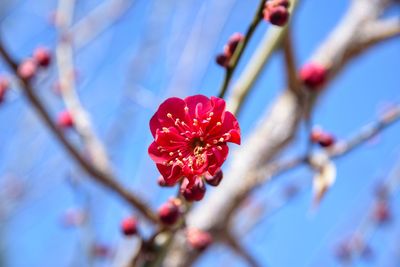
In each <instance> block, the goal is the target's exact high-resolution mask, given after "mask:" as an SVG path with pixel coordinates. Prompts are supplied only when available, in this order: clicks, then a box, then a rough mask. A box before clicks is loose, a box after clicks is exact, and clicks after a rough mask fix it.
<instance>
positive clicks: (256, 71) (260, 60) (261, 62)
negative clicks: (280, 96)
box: [228, 0, 298, 114]
mask: <svg viewBox="0 0 400 267" xmlns="http://www.w3.org/2000/svg"><path fill="white" fill-rule="evenodd" d="M297 5H298V0H293V1H292V2H291V5H290V14H291V17H293V13H294V11H295V9H296V6H297ZM289 22H290V21H289ZM289 22H288V23H287V25H285V26H284V27H271V28H270V29H269V30H268V31H267V32H266V33H265V34H264V37H263V39H262V40H261V41H260V44H259V45H258V47H257V49H256V50H255V51H254V53H253V55H252V56H251V58H250V60H249V62H248V63H247V64H246V66H245V68H244V70H243V71H242V73H241V75H240V76H239V78H238V80H237V81H236V83H235V85H234V86H233V90H232V94H231V96H230V97H229V99H228V109H229V110H230V111H231V112H232V113H234V114H239V112H240V109H241V107H242V105H243V103H244V102H245V100H246V98H247V96H248V94H249V93H250V90H251V88H253V85H254V83H255V82H256V80H257V78H258V77H259V75H260V74H261V72H262V70H263V68H264V67H265V66H266V64H267V62H268V61H269V59H270V58H271V56H272V55H273V53H274V52H275V51H276V49H277V48H278V47H279V45H280V43H281V41H282V39H283V37H284V36H285V34H286V32H287V29H288V27H289Z"/></svg>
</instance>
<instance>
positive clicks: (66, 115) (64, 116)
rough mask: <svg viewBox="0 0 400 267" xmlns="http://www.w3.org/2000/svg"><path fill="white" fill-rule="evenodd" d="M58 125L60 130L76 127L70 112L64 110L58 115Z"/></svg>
mask: <svg viewBox="0 0 400 267" xmlns="http://www.w3.org/2000/svg"><path fill="white" fill-rule="evenodd" d="M57 124H58V126H59V127H60V128H62V129H65V128H70V127H72V126H74V119H73V117H72V115H71V113H70V112H69V111H68V110H64V111H62V112H60V114H58V118H57Z"/></svg>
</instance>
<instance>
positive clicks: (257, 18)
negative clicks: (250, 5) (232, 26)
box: [218, 0, 265, 98]
mask: <svg viewBox="0 0 400 267" xmlns="http://www.w3.org/2000/svg"><path fill="white" fill-rule="evenodd" d="M264 5H265V0H261V1H260V3H259V4H258V8H257V10H256V13H255V15H254V17H253V20H252V22H251V23H250V26H249V28H248V29H247V32H246V34H245V36H244V40H243V41H242V42H240V43H239V44H238V46H237V48H236V49H235V52H234V53H233V56H232V58H231V59H230V60H229V64H228V66H227V68H226V71H225V76H224V81H223V83H222V86H221V89H220V92H219V94H218V97H220V98H224V96H225V93H226V90H227V89H228V86H229V82H230V81H231V79H232V75H233V73H234V72H235V69H236V67H237V66H238V64H239V60H240V58H241V57H242V54H243V51H244V50H245V49H246V47H247V44H248V42H249V41H250V39H251V37H252V36H253V33H254V32H255V30H256V28H257V26H258V24H259V23H260V22H261V21H262V12H263V10H264Z"/></svg>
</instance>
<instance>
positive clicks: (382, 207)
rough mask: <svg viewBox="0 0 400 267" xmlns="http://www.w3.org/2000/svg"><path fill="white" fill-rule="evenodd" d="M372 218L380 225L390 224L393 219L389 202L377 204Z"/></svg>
mask: <svg viewBox="0 0 400 267" xmlns="http://www.w3.org/2000/svg"><path fill="white" fill-rule="evenodd" d="M372 217H373V219H374V221H375V222H377V223H378V224H385V223H388V222H389V221H390V220H391V218H392V214H391V210H390V207H389V204H388V202H387V201H384V200H381V201H378V202H377V203H376V204H375V207H374V210H373V213H372Z"/></svg>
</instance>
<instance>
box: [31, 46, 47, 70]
mask: <svg viewBox="0 0 400 267" xmlns="http://www.w3.org/2000/svg"><path fill="white" fill-rule="evenodd" d="M33 59H34V60H35V61H36V63H37V64H38V65H39V66H41V67H47V66H49V64H50V62H51V54H50V51H49V50H48V49H47V48H46V47H43V46H39V47H38V48H36V49H35V51H34V52H33Z"/></svg>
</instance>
